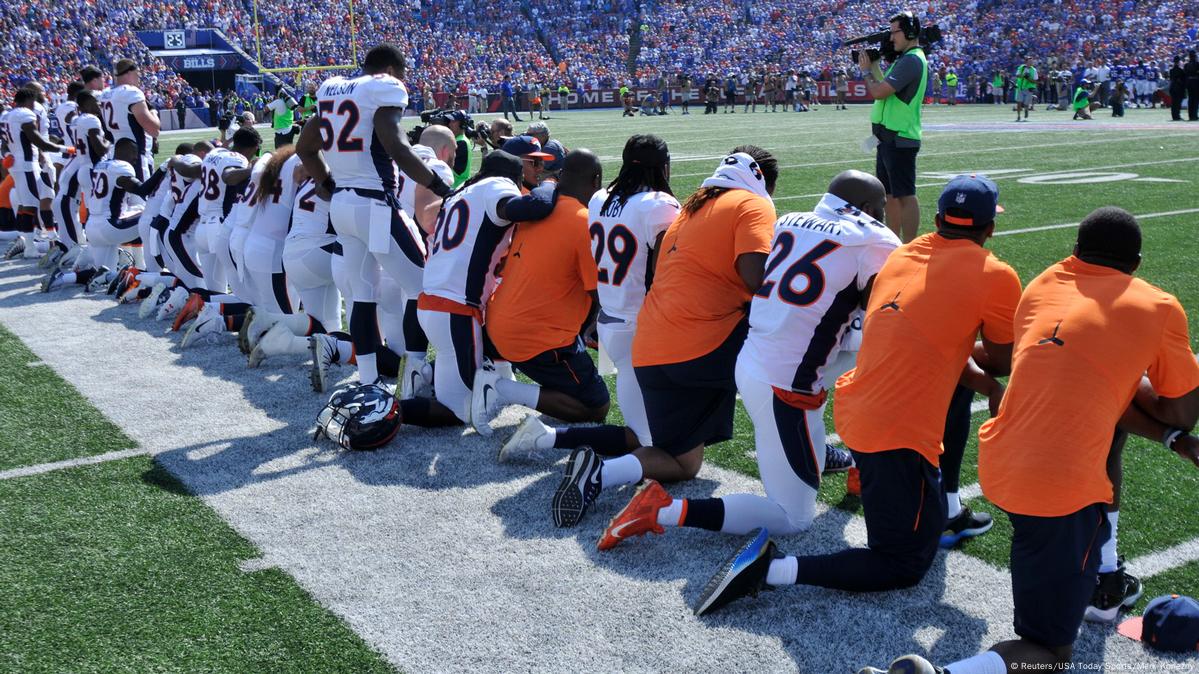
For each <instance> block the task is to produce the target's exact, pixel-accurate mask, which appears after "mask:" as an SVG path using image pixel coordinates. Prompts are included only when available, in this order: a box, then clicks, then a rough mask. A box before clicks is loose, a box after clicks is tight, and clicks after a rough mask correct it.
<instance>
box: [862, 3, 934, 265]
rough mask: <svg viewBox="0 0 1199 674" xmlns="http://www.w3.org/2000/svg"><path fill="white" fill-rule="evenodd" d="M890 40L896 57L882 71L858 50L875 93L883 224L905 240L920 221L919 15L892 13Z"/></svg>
mask: <svg viewBox="0 0 1199 674" xmlns="http://www.w3.org/2000/svg"><path fill="white" fill-rule="evenodd" d="M890 40H891V44H892V45H893V46H894V47H895V53H896V54H898V55H899V56H898V58H896V59H895V62H894V63H892V64H891V67H890V68H888V69H887V74H886V75H885V76H884V75H883V73H882V70H881V69H880V68H879V62H878V60H874V59H871V57H870V53H869V51H868V50H865V49H863V50H862V51H861V53H860V54H859V56H858V66H859V67H861V69H862V72H863V73H864V74H865V80H866V90H867V91H868V92H869V93H870V97H871V98H873V99H874V108H873V110H871V112H870V122H871V126H872V130H873V133H874V137H875V138H876V139H878V150H877V154H876V156H875V164H874V166H875V169H874V170H875V174H876V175H877V176H878V179H879V181H880V182H882V184H883V187H885V188H886V190H887V207H886V212H887V225H888V226H889V227H890V228H891V229H892V231H894V232H895V233H896V234H898V235H899V236H900V238H901V239H902V240H903V241H904V242H905V243H906V242H908V241H911V240H912V239H914V238H916V231H917V230H918V229H919V227H920V202H919V201H918V200H917V199H916V153H918V152H919V151H920V138H921V125H920V107H921V105H922V103H923V101H924V92H925V89H926V88H927V87H928V58H927V57H926V56H925V54H924V50H923V49H921V48H920V20H919V19H917V18H916V16H915V15H914V14H912V13H911V12H901V13H899V14H896V15H895V16H893V17H891V36H890Z"/></svg>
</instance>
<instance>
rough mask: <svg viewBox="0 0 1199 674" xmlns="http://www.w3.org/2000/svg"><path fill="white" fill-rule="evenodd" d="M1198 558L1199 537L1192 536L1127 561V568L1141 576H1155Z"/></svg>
mask: <svg viewBox="0 0 1199 674" xmlns="http://www.w3.org/2000/svg"><path fill="white" fill-rule="evenodd" d="M1197 559H1199V538H1192V539H1191V540H1189V541H1184V542H1182V543H1179V544H1178V545H1175V546H1174V547H1172V548H1166V549H1165V550H1158V551H1157V552H1151V553H1149V554H1147V555H1145V556H1143V557H1137V558H1136V559H1133V560H1131V561H1129V562H1128V568H1129V569H1132V570H1134V571H1136V573H1137V575H1138V576H1140V577H1141V578H1148V577H1150V576H1156V575H1158V574H1159V573H1163V572H1165V571H1169V570H1170V569H1175V568H1178V567H1180V566H1182V565H1183V564H1189V563H1190V562H1193V561H1195V560H1197Z"/></svg>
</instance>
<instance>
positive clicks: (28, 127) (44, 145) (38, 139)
mask: <svg viewBox="0 0 1199 674" xmlns="http://www.w3.org/2000/svg"><path fill="white" fill-rule="evenodd" d="M21 132H22V133H24V134H25V137H26V138H27V139H29V142H30V143H33V145H34V146H35V147H37V149H39V150H43V151H45V152H62V151H63V146H61V145H55V144H54V143H51V142H50V141H49V140H47V139H46V138H45V137H43V136H42V134H41V133H39V132H38V130H37V126H35V125H34V123H33V122H29V123H27V124H25V125H24V126H22V127H21Z"/></svg>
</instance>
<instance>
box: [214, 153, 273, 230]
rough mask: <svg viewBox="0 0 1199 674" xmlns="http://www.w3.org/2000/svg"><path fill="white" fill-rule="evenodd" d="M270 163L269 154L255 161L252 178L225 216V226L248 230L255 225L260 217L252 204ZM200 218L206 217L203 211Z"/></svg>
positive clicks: (243, 186)
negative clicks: (255, 219) (256, 218)
mask: <svg viewBox="0 0 1199 674" xmlns="http://www.w3.org/2000/svg"><path fill="white" fill-rule="evenodd" d="M269 163H271V155H270V153H269V152H268V153H267V154H264V155H262V156H261V157H259V158H257V159H255V160H254V166H252V167H250V178H249V179H248V180H246V182H245V184H244V185H242V186H241V187H242V189H241V193H240V194H238V195H237V201H236V202H235V203H234V204H233V208H232V209H230V210H229V212H228V214H226V215H225V224H228V225H231V226H233V227H244V228H246V229H249V228H250V227H251V226H252V225H253V223H254V218H255V217H256V216H257V215H258V209H256V208H254V206H253V205H252V204H253V203H254V200H255V198H256V197H257V196H258V190H259V189H260V188H261V187H262V174H263V172H264V171H266V165H267V164H269ZM200 217H201V218H203V217H204V213H203V211H201V213H200Z"/></svg>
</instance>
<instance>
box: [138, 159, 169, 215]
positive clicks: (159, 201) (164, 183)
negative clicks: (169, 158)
mask: <svg viewBox="0 0 1199 674" xmlns="http://www.w3.org/2000/svg"><path fill="white" fill-rule="evenodd" d="M160 172H161V173H163V174H164V175H163V176H162V180H160V181H159V182H158V187H155V188H154V191H153V192H152V193H151V194H150V198H149V199H146V208H145V211H143V212H145V213H152V214H154V215H158V214H159V213H160V212H161V211H162V205H163V204H164V203H167V202H174V199H173V198H172V197H171V171H170V169H168V168H167V167H166V164H163V165H162V166H159V167H158V168H157V169H155V172H154V173H153V174H151V175H150V177H149V178H148V180H154V176H155V175H156V174H157V173H160Z"/></svg>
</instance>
